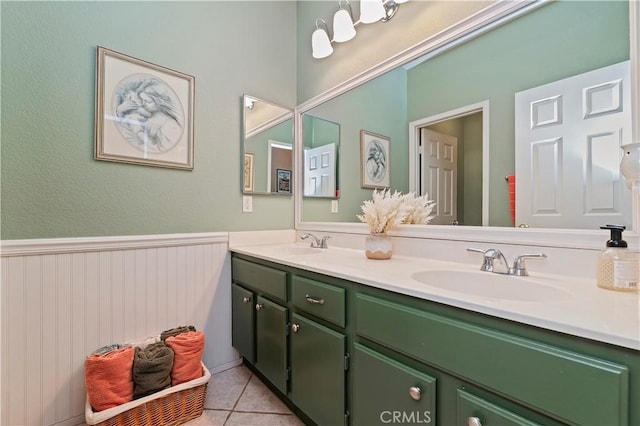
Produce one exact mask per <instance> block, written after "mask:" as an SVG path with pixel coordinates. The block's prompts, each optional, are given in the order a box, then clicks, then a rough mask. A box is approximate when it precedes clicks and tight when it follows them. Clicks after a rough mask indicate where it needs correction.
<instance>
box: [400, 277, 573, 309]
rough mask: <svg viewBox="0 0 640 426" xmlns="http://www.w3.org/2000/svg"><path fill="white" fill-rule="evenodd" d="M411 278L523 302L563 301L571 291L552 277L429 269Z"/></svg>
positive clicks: (459, 291)
mask: <svg viewBox="0 0 640 426" xmlns="http://www.w3.org/2000/svg"><path fill="white" fill-rule="evenodd" d="M411 278H413V279H414V280H416V281H418V282H420V283H422V284H426V285H428V286H431V287H437V288H441V289H445V290H449V291H453V292H457V293H464V294H472V295H475V296H482V297H490V298H494V299H505V300H516V301H524V302H545V301H553V300H565V299H568V298H570V297H571V293H569V292H568V291H566V290H564V289H562V288H560V287H558V286H555V285H554V284H553V282H552V281H551V280H548V279H547V280H545V279H543V278H536V277H516V276H509V275H502V274H496V273H493V272H483V271H445V270H429V271H420V272H416V273H413V274H411Z"/></svg>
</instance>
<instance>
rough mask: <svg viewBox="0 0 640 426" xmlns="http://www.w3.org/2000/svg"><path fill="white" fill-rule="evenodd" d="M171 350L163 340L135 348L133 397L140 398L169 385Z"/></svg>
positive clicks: (171, 364) (171, 362) (171, 360)
mask: <svg viewBox="0 0 640 426" xmlns="http://www.w3.org/2000/svg"><path fill="white" fill-rule="evenodd" d="M172 367H173V350H172V349H171V348H170V347H168V346H167V345H165V344H164V342H158V343H152V344H150V345H149V346H147V347H145V348H144V349H142V348H136V353H135V356H134V358H133V384H134V386H133V399H138V398H142V397H143V396H147V395H151V394H152V393H155V392H158V391H161V390H162V389H165V388H168V387H170V386H171V369H172Z"/></svg>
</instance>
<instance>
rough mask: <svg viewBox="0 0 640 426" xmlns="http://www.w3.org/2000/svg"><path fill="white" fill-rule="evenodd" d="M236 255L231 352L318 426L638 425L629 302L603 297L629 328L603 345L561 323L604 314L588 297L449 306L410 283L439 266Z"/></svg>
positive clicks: (350, 254)
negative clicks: (232, 348) (241, 358)
mask: <svg viewBox="0 0 640 426" xmlns="http://www.w3.org/2000/svg"><path fill="white" fill-rule="evenodd" d="M231 250H232V252H233V254H232V277H233V284H232V285H233V301H232V306H233V346H234V347H235V348H236V349H237V350H238V351H239V352H240V353H241V354H242V356H243V357H244V358H245V360H246V362H248V363H250V364H252V365H253V367H254V368H255V369H256V370H257V371H258V372H259V373H260V374H261V375H262V376H263V377H264V378H265V379H266V380H268V381H269V382H270V383H271V384H272V385H273V386H274V387H275V388H277V389H278V390H279V391H280V392H281V395H282V396H283V397H284V398H287V399H289V401H290V402H291V403H292V404H293V405H295V407H297V408H298V409H299V410H300V411H302V412H303V413H304V414H305V415H306V416H308V417H309V418H310V419H311V420H312V421H313V422H315V423H317V424H321V425H339V424H345V425H367V426H368V425H373V424H389V423H403V424H434V425H505V424H518V425H533V424H543V425H555V424H575V425H627V424H638V423H640V407H639V406H638V404H637V401H638V400H640V352H639V349H640V348H639V347H638V346H637V345H638V344H640V343H639V342H638V336H637V327H638V325H637V323H638V317H637V312H638V306H637V303H638V300H639V299H638V297H637V295H619V294H617V295H611V297H612V298H611V299H606V297H609V294H605V296H606V297H605V299H606V301H605V303H612V304H613V305H612V306H610V307H605V310H609V308H611V310H612V311H611V312H612V313H611V315H612V316H615V315H619V316H620V317H619V319H620V320H621V321H624V316H625V315H626V316H627V320H628V319H631V320H635V325H634V324H630V325H629V324H628V326H627V327H626V328H624V327H622V328H618V330H622V331H621V332H619V333H618V332H616V331H612V332H611V333H607V332H606V330H605V331H603V330H602V329H606V328H607V327H608V326H607V325H604V324H602V325H601V326H600V328H601V329H600V330H598V328H599V326H598V325H597V324H595V323H589V321H586V320H585V327H584V328H583V329H582V330H580V329H579V327H574V326H571V324H569V322H570V321H578V322H579V321H580V319H579V318H577V319H576V318H575V317H576V315H580V313H579V310H581V309H582V310H583V312H582V314H583V315H585V318H586V316H587V315H589V312H592V314H593V315H595V316H596V317H597V316H599V315H600V313H599V312H598V311H597V309H595V305H590V302H589V301H588V300H587V299H588V297H589V296H588V295H587V296H586V297H587V299H585V300H582V301H580V300H570V299H574V298H575V295H576V293H575V292H574V291H573V289H572V288H571V287H570V286H569V289H568V290H566V291H567V295H568V296H567V300H565V301H562V300H557V294H556V295H551V296H553V297H554V298H555V299H556V300H546V299H545V297H546V296H545V295H544V293H540V294H542V295H540V294H538V295H537V296H531V298H530V297H529V296H526V293H527V291H526V290H525V289H523V291H522V292H521V293H522V294H524V295H525V296H523V298H522V299H518V298H515V299H514V298H513V297H511V296H506V297H505V298H504V299H500V297H498V296H496V295H492V296H490V297H482V296H481V295H476V296H473V295H471V296H469V297H463V296H460V297H459V298H457V297H454V296H453V295H454V294H455V293H452V292H449V291H448V290H442V291H440V290H438V289H437V288H435V289H434V287H432V286H428V285H425V284H423V283H420V282H419V281H417V280H416V277H418V275H416V273H415V271H417V270H420V271H422V272H424V271H428V270H439V271H442V270H444V268H452V267H453V266H452V265H453V264H446V262H436V261H429V260H427V259H417V258H401V257H397V258H393V259H392V260H390V261H367V260H366V259H364V255H363V254H362V252H361V251H358V250H349V249H339V248H331V249H328V250H320V249H310V248H308V247H306V246H305V247H303V246H301V245H297V244H289V245H277V246H272V247H270V246H253V247H251V246H248V247H242V248H232V249H231ZM337 259H341V260H340V261H338V260H337ZM337 264H339V265H341V266H340V267H336V268H332V266H331V265H337ZM458 266H459V265H456V267H458ZM332 270H333V271H334V272H330V271H332ZM465 273H466V272H465ZM468 273H469V274H470V275H469V277H473V276H474V275H472V274H474V273H476V272H473V271H471V270H469V271H468ZM477 273H478V274H490V273H484V272H477ZM454 275H455V274H454ZM412 276H413V278H411V277H412ZM478 276H479V277H480V275H478ZM482 276H483V277H484V275H482ZM489 276H490V275H489ZM523 283H526V282H524V281H521V282H517V281H514V284H515V285H523ZM590 291H591V290H590ZM587 293H588V292H587ZM621 296H627V298H626V299H625V298H623V297H621ZM536 297H537V299H536ZM634 303H635V308H634ZM580 305H583V306H582V307H580ZM614 305H615V306H614ZM634 309H635V317H633V316H631V318H629V316H628V315H630V313H633V312H634ZM614 311H617V313H616V312H614ZM543 312H547V313H549V314H548V315H547V314H543ZM552 312H555V314H554V313H552ZM603 312H604V311H603ZM593 315H592V316H593ZM631 315H633V314H631ZM536 317H539V318H537V319H536ZM543 317H544V318H543ZM563 318H566V320H565V319H563ZM568 318H573V319H572V320H569V319H568ZM591 321H599V320H598V318H595V319H594V318H592V320H591ZM612 321H614V320H613V319H612ZM563 324H564V325H563ZM609 325H610V326H611V325H615V324H613V323H610V324H609ZM611 329H612V330H614V329H615V327H611ZM634 333H636V334H635V335H634ZM634 336H635V337H634ZM634 401H635V403H634Z"/></svg>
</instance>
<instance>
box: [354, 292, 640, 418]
mask: <svg viewBox="0 0 640 426" xmlns="http://www.w3.org/2000/svg"><path fill="white" fill-rule="evenodd" d="M399 330H402V331H401V332H399ZM356 332H357V334H358V335H359V336H361V337H363V338H366V339H367V340H370V341H372V342H375V343H376V344H379V345H383V346H384V347H385V348H388V349H390V350H392V351H394V352H397V353H398V354H401V355H403V356H406V357H408V358H410V359H412V360H416V361H418V362H421V363H423V364H424V365H425V366H428V367H429V368H431V369H434V370H437V371H440V372H443V373H446V374H447V375H448V376H455V377H457V378H459V379H461V380H465V381H467V382H469V383H473V384H476V385H478V386H480V387H481V388H483V389H486V390H488V391H490V392H492V393H493V394H494V395H496V398H498V397H499V396H502V397H504V398H505V399H507V400H508V401H509V402H513V403H515V404H519V405H520V407H522V409H520V408H519V407H516V410H517V411H518V412H521V413H523V414H522V417H523V420H521V421H520V420H518V421H519V423H518V421H516V420H515V419H519V417H518V416H517V415H513V416H512V420H513V421H516V423H511V424H532V423H527V422H526V420H524V419H526V418H528V417H529V416H528V415H527V414H528V413H529V411H531V412H532V414H533V415H535V414H536V413H539V414H541V415H544V416H547V417H548V419H549V421H548V423H549V424H551V423H553V422H562V423H566V424H575V425H624V424H628V423H629V418H628V415H629V386H630V380H629V366H627V365H623V364H619V363H616V362H611V361H609V360H606V359H601V358H598V357H595V356H587V355H585V354H582V353H579V352H576V351H573V350H567V349H565V348H561V347H557V346H555V345H550V344H546V343H541V342H539V341H536V340H533V339H531V338H524V337H521V336H518V335H515V334H512V333H507V332H502V331H497V330H494V329H490V328H487V327H484V326H479V325H477V324H474V323H470V322H467V321H461V320H458V319H455V318H451V317H449V316H446V315H441V314H436V313H433V312H429V311H428V310H426V309H421V308H420V307H409V306H406V305H404V304H402V303H396V302H392V301H389V300H385V299H382V298H379V297H373V296H370V295H367V294H358V295H357V297H356ZM632 359H633V358H629V361H631V360H632ZM637 360H638V358H637V357H636V358H635V361H636V365H635V367H638V365H637ZM374 372H375V371H373V370H372V371H371V372H370V373H371V374H374ZM390 396H391V395H390ZM438 398H442V399H448V400H457V401H458V402H457V405H458V406H460V405H461V404H467V405H470V404H472V402H470V398H465V394H462V396H461V395H460V394H458V395H453V394H452V393H451V392H449V393H448V394H445V393H441V394H439V395H438ZM473 403H475V404H476V405H477V404H479V402H478V401H475V402H473ZM458 408H459V407H458ZM476 408H478V407H476ZM486 408H487V407H485V409H486ZM489 411H490V410H486V416H487V417H491V418H494V419H495V418H496V417H499V416H506V414H505V413H506V410H504V411H500V410H494V412H493V413H490V412H489ZM515 414H518V413H515ZM354 417H355V413H354ZM469 417H475V416H467V418H469ZM469 422H470V424H471V422H472V420H469ZM466 423H467V422H466V421H465V422H464V424H466ZM473 424H475V423H473ZM479 424H484V425H485V426H486V422H484V423H483V422H482V421H481V419H480V423H478V425H479ZM493 424H506V423H503V422H501V421H498V422H497V423H493Z"/></svg>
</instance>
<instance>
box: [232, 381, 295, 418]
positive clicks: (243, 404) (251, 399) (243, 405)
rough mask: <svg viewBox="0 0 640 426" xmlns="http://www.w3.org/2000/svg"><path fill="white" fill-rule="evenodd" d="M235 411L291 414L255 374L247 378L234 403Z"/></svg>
mask: <svg viewBox="0 0 640 426" xmlns="http://www.w3.org/2000/svg"><path fill="white" fill-rule="evenodd" d="M235 410H236V411H251V412H259V413H278V414H291V410H289V408H287V406H286V405H284V403H283V402H282V401H280V399H278V397H277V396H275V395H274V394H273V393H272V392H271V391H270V390H269V388H267V387H266V386H265V385H264V383H262V382H261V381H260V379H258V378H257V377H256V376H253V377H252V378H251V380H249V384H248V385H247V387H246V388H245V390H244V392H243V393H242V396H241V397H240V400H239V401H238V403H237V404H236V407H235Z"/></svg>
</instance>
